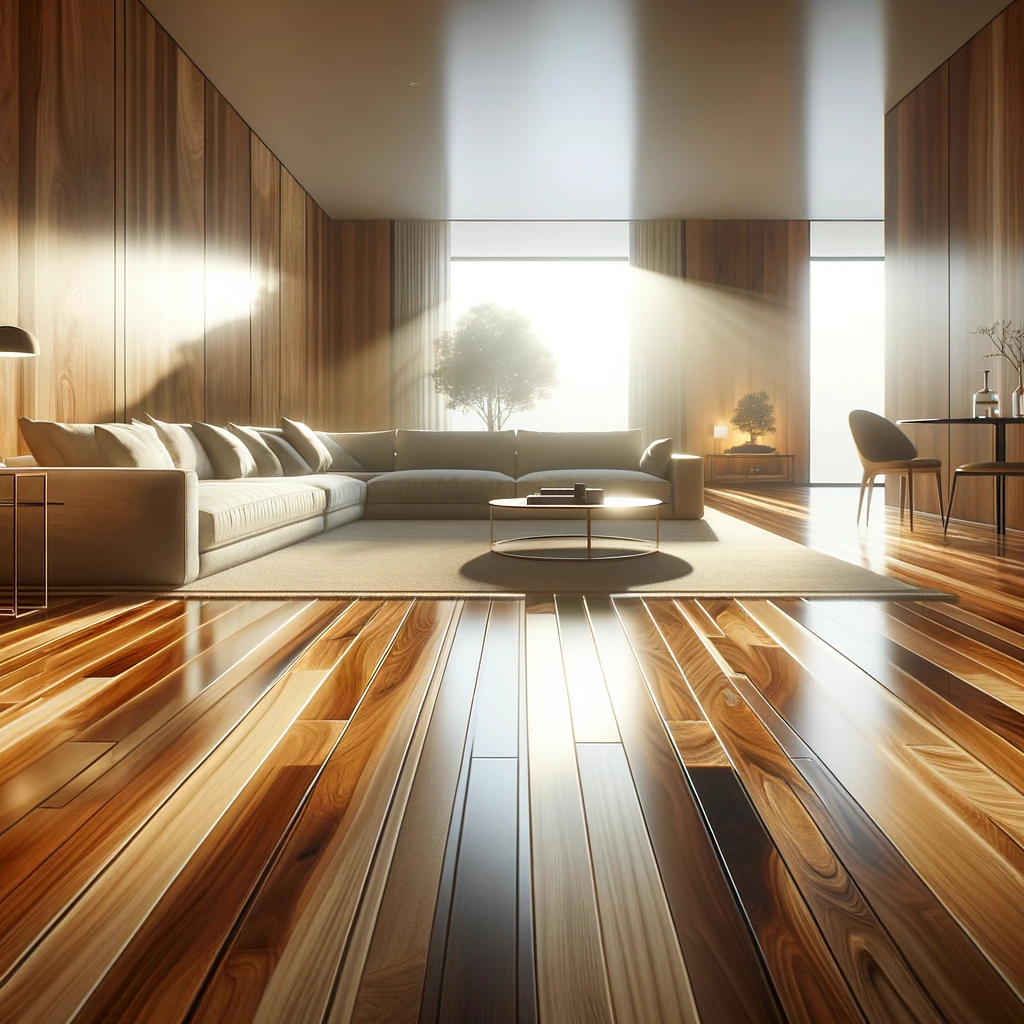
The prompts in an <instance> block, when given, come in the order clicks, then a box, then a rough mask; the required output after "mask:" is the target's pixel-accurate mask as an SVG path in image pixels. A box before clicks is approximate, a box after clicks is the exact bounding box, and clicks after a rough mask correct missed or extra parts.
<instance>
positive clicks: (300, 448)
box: [281, 416, 331, 473]
mask: <svg viewBox="0 0 1024 1024" xmlns="http://www.w3.org/2000/svg"><path fill="white" fill-rule="evenodd" d="M281 431H282V432H283V434H284V439H285V440H286V441H287V442H288V443H289V444H290V445H291V446H292V447H293V448H294V449H295V450H296V451H297V452H298V453H299V454H300V455H301V456H302V457H303V459H305V460H306V464H307V465H308V466H309V468H310V469H311V470H313V472H314V473H326V472H327V470H328V469H330V468H331V453H330V452H329V451H328V450H327V449H326V448H325V447H324V443H323V441H321V440H320V438H319V437H317V436H316V434H315V433H313V431H312V430H310V429H309V427H307V426H306V424H305V423H298V422H296V421H295V420H290V419H288V418H287V417H286V416H282V417H281Z"/></svg>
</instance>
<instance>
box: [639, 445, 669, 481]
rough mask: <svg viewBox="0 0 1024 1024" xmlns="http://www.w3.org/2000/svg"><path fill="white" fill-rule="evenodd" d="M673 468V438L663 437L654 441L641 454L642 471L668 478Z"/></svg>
mask: <svg viewBox="0 0 1024 1024" xmlns="http://www.w3.org/2000/svg"><path fill="white" fill-rule="evenodd" d="M671 470H672V438H671V437H663V438H662V439H661V440H660V441H652V442H651V443H650V444H649V445H648V446H647V451H645V452H644V453H643V455H642V456H640V472H641V473H650V474H651V475H652V476H660V477H661V478H662V479H664V480H667V479H668V478H669V474H670V472H671Z"/></svg>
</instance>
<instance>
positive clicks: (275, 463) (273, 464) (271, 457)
mask: <svg viewBox="0 0 1024 1024" xmlns="http://www.w3.org/2000/svg"><path fill="white" fill-rule="evenodd" d="M228 429H229V430H230V431H231V433H232V434H234V435H235V437H237V438H238V439H239V440H240V441H241V442H242V444H244V445H245V447H246V448H248V449H249V452H250V454H251V455H252V457H253V458H254V459H255V460H256V472H257V475H258V476H284V470H283V469H282V468H281V460H280V459H279V458H278V457H277V456H276V455H275V454H274V453H273V451H272V450H271V448H270V445H268V444H267V442H266V441H265V440H264V439H263V438H262V437H261V436H260V435H259V432H258V431H256V430H254V429H253V428H252V427H240V426H239V425H238V424H237V423H229V424H228Z"/></svg>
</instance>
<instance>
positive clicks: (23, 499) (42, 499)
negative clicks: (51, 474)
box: [0, 467, 64, 619]
mask: <svg viewBox="0 0 1024 1024" xmlns="http://www.w3.org/2000/svg"><path fill="white" fill-rule="evenodd" d="M33 483H34V484H35V486H34V487H33V486H32V485H33ZM26 484H27V485H29V486H28V488H26ZM27 489H28V493H26V490H27ZM63 504H64V503H63V502H62V501H49V500H48V499H47V494H46V473H45V472H40V471H39V470H26V469H8V468H6V467H3V468H0V514H2V513H3V512H6V511H7V510H10V514H11V518H10V540H11V546H10V572H11V582H10V589H9V590H8V588H7V586H6V585H3V584H0V591H2V598H3V603H0V617H7V618H15V619H19V618H21V617H22V616H23V615H30V614H31V613H32V612H38V611H45V610H46V608H47V607H48V605H49V601H50V588H49V581H48V577H49V565H48V558H49V551H48V548H47V518H48V512H49V509H50V507H51V506H53V505H63ZM25 509H38V510H39V513H40V515H41V516H42V522H41V523H40V528H39V539H38V555H39V561H40V567H41V573H40V580H39V582H38V583H35V584H33V585H32V586H31V587H24V586H23V585H22V583H21V571H20V570H21V566H20V560H21V554H22V552H21V549H20V543H19V542H22V541H23V540H24V534H23V532H22V530H23V527H22V523H21V518H22V515H23V514H24V510H25ZM25 590H29V591H30V592H34V593H35V594H36V595H38V600H36V601H32V602H26V601H25V600H24V594H23V591H25ZM8 594H9V595H10V601H9V602H7V600H6V598H7V596H8Z"/></svg>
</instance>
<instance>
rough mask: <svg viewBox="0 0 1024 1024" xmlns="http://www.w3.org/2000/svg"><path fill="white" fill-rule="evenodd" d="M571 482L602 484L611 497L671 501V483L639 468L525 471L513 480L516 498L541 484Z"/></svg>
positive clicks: (535, 490) (569, 484) (592, 485)
mask: <svg viewBox="0 0 1024 1024" xmlns="http://www.w3.org/2000/svg"><path fill="white" fill-rule="evenodd" d="M573 484H586V485H587V486H588V487H602V488H604V492H605V494H606V495H608V497H610V498H612V497H613V498H660V499H661V500H662V501H671V500H672V484H671V483H669V481H668V480H665V479H664V478H662V477H660V476H652V475H651V474H650V473H641V472H640V471H639V470H638V469H557V470H556V469H552V470H548V471H546V472H542V473H527V475H526V476H521V477H519V479H518V480H517V481H516V497H517V498H525V497H526V495H528V494H536V493H537V492H538V491H539V490H540V489H541V488H542V487H571V486H572V485H573Z"/></svg>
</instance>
